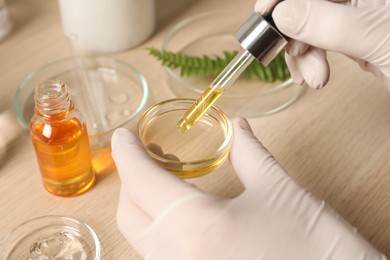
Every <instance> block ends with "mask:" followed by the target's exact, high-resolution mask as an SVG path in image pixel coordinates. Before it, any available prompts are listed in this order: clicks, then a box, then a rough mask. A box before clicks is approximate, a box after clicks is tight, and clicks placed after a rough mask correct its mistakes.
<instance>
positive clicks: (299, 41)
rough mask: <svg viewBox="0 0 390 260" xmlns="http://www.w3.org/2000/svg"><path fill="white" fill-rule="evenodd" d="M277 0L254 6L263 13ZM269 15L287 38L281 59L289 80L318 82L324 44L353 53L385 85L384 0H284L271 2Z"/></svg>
mask: <svg viewBox="0 0 390 260" xmlns="http://www.w3.org/2000/svg"><path fill="white" fill-rule="evenodd" d="M277 2H279V0H257V2H256V5H255V11H257V12H259V13H260V14H265V13H269V12H270V10H272V8H273V6H274V5H275V4H276V3H277ZM340 3H347V5H345V4H340ZM272 17H273V19H274V21H275V24H276V26H277V27H278V29H279V30H280V31H281V32H283V33H284V34H285V35H287V36H288V37H291V38H292V40H290V41H289V44H288V45H287V48H286V52H287V53H288V55H286V62H287V64H288V66H289V68H290V72H291V76H292V79H293V80H294V82H296V83H298V84H303V83H304V82H306V83H307V84H308V85H309V86H311V87H313V88H316V89H317V88H321V87H323V86H324V85H325V84H326V83H327V81H328V78H329V65H328V62H327V60H326V52H325V51H324V50H330V51H335V52H340V53H343V54H345V55H347V56H349V57H351V58H353V59H354V60H356V61H357V62H358V63H359V65H360V66H361V67H362V68H363V69H364V70H367V71H370V72H372V73H374V74H375V75H376V76H377V77H378V78H379V79H380V80H381V81H382V83H383V84H384V85H385V86H387V87H388V88H390V1H389V0H352V3H350V2H348V1H345V0H336V1H334V2H329V1H323V0H310V1H308V0H285V1H283V2H280V3H279V4H277V5H276V6H275V8H274V10H273V12H272Z"/></svg>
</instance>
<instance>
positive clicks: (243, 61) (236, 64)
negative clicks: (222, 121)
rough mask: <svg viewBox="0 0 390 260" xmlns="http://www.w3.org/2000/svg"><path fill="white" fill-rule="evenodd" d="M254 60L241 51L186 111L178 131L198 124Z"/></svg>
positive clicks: (243, 50)
mask: <svg viewBox="0 0 390 260" xmlns="http://www.w3.org/2000/svg"><path fill="white" fill-rule="evenodd" d="M254 59H255V57H254V56H253V55H252V54H251V53H250V52H249V51H248V50H246V49H241V51H240V52H239V53H238V54H237V55H236V56H235V57H234V58H233V60H232V61H231V62H230V63H229V64H228V65H227V66H226V67H225V68H224V69H223V71H222V72H221V73H220V74H219V75H218V76H217V77H216V78H215V79H214V81H213V82H212V83H211V85H210V86H209V87H208V88H207V89H206V91H205V92H203V94H202V95H201V96H200V97H199V98H198V99H197V100H195V102H194V104H193V105H192V106H191V107H190V108H189V109H188V110H187V112H186V113H185V114H184V116H183V118H182V119H181V120H180V121H179V123H178V124H177V127H178V128H179V130H180V131H181V132H183V133H184V132H185V131H187V130H188V129H190V127H191V126H192V125H194V124H195V123H196V122H198V121H199V119H200V118H201V117H202V116H203V115H204V114H205V113H206V112H207V110H208V109H209V108H210V107H211V106H212V105H213V104H214V103H215V101H217V99H218V98H219V97H220V96H221V95H222V94H223V93H224V92H225V91H226V90H227V89H228V87H229V86H230V85H231V84H232V83H233V82H234V81H235V80H236V79H237V78H238V77H239V76H240V75H241V73H242V72H243V71H244V70H245V69H246V67H248V65H249V64H250V63H251V62H252V61H253V60H254Z"/></svg>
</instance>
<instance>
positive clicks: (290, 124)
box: [0, 0, 390, 259]
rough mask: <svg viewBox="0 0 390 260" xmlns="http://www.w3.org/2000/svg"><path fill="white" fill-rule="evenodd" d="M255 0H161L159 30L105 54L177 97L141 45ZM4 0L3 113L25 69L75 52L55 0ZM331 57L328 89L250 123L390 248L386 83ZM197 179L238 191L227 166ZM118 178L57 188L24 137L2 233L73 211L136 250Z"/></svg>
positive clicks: (156, 97)
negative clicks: (7, 20) (123, 220)
mask: <svg viewBox="0 0 390 260" xmlns="http://www.w3.org/2000/svg"><path fill="white" fill-rule="evenodd" d="M175 1H176V3H174V2H175ZM253 3H254V1H249V0H248V1H237V0H214V1H208V0H198V1H178V0H166V1H162V0H156V4H157V7H158V9H157V10H158V13H157V15H158V26H157V29H156V32H155V34H154V35H153V36H152V37H151V38H150V39H149V40H148V41H147V42H145V43H143V44H142V45H140V46H137V47H136V48H133V49H131V50H127V51H123V52H120V53H114V54H108V55H110V56H113V57H116V58H120V59H122V60H124V61H127V62H129V63H131V64H133V65H134V66H135V67H136V68H137V69H138V70H140V71H141V72H142V73H143V74H144V75H145V77H146V78H147V80H148V82H149V84H150V89H151V98H150V102H151V103H156V102H158V101H161V100H164V99H167V98H170V97H173V96H172V92H170V91H169V88H168V86H166V84H165V83H163V82H164V81H163V77H164V71H163V69H162V68H161V66H160V64H159V63H158V62H156V61H155V60H154V59H153V58H151V57H149V56H148V55H147V54H146V52H145V50H144V47H146V46H155V47H160V46H161V43H162V39H163V37H164V35H165V33H166V32H167V31H168V30H169V29H170V28H172V26H173V25H174V24H175V23H177V22H178V21H180V20H181V19H183V18H185V17H188V16H191V15H193V14H196V13H199V12H204V11H206V10H213V9H218V8H219V7H220V6H223V7H224V8H235V7H237V8H238V7H241V6H246V7H248V8H251V6H252V5H253ZM8 6H9V9H10V13H11V16H12V19H13V23H14V28H13V31H12V33H11V34H10V35H9V37H8V38H6V39H5V40H4V41H2V42H1V43H0V88H1V102H0V112H2V111H4V110H7V109H12V102H13V96H14V94H15V91H16V88H17V86H18V85H19V84H20V82H21V81H22V79H23V78H24V77H25V76H26V75H27V73H29V72H30V71H31V70H33V69H35V68H37V67H39V66H42V65H43V64H46V63H48V62H51V61H54V60H57V59H60V58H64V57H68V56H69V55H70V53H69V48H68V45H67V42H66V40H65V37H64V35H63V33H62V32H63V31H62V26H61V21H60V16H59V10H58V4H57V2H56V1H53V0H41V1H27V0H13V1H9V3H8ZM172 7H174V8H172ZM329 58H330V62H331V70H332V74H331V80H330V82H329V84H328V86H327V87H326V88H325V89H323V90H320V91H315V90H308V91H307V92H306V93H305V95H304V96H303V97H302V98H300V99H299V100H298V102H296V103H294V104H293V105H292V106H290V107H289V108H288V109H285V110H283V111H281V112H279V113H276V114H273V115H271V116H267V117H259V118H252V119H250V123H251V125H252V127H253V129H254V131H255V134H256V136H257V137H258V138H259V139H260V140H261V141H262V142H263V143H264V145H265V146H266V147H267V148H268V149H269V150H270V151H271V152H272V154H273V155H274V156H275V157H276V158H277V160H278V161H279V162H280V163H281V164H282V165H283V167H284V168H285V169H286V170H287V172H288V173H289V174H290V175H291V176H292V177H293V178H294V179H295V180H296V181H297V182H299V183H300V184H301V185H303V186H304V187H306V188H307V189H308V190H309V191H311V192H312V193H314V194H315V195H316V196H318V197H319V198H321V199H324V200H325V201H326V202H328V203H329V204H330V205H331V206H332V207H333V208H334V209H335V210H336V211H338V212H339V213H340V214H341V215H342V216H343V217H345V218H346V219H347V220H348V221H349V222H350V223H352V224H353V225H354V226H356V227H357V228H358V230H359V231H360V232H361V233H362V234H363V235H364V236H365V237H366V238H367V239H368V240H369V241H371V242H372V243H373V244H374V245H375V246H376V247H377V248H378V249H380V250H381V251H382V252H384V253H385V254H387V255H390V152H389V151H390V138H389V129H390V114H389V111H390V92H389V91H388V90H386V89H385V88H383V87H381V86H380V84H379V82H378V81H377V80H376V79H375V78H373V77H372V76H371V75H370V74H369V73H366V72H362V71H361V70H360V69H359V68H358V66H357V65H356V64H354V63H353V62H352V61H350V60H349V59H347V58H345V57H344V56H341V55H337V54H330V55H329ZM193 182H194V183H195V184H196V185H198V186H199V187H200V188H202V189H204V190H207V191H209V192H210V193H214V194H218V195H221V196H235V195H237V194H239V193H240V192H241V191H242V186H241V185H240V183H239V181H238V180H237V178H236V177H235V175H234V173H233V172H232V170H231V169H230V168H229V166H223V167H222V168H220V169H218V170H217V172H216V173H213V174H210V175H208V176H205V177H202V178H199V179H196V180H193ZM119 185H120V182H119V178H118V175H117V174H116V172H115V171H114V172H111V173H109V174H107V173H106V174H102V175H99V176H98V182H97V184H96V186H95V187H94V188H93V189H92V190H91V191H89V192H87V193H86V194H84V195H82V196H78V197H72V198H60V197H55V196H52V195H50V194H49V193H47V192H46V191H45V190H44V189H43V187H42V185H41V180H40V173H39V169H38V165H37V162H36V159H35V154H34V151H33V147H32V145H31V143H30V142H29V141H28V139H26V138H24V137H22V136H21V137H20V138H19V139H18V140H17V141H16V142H14V143H13V144H12V146H11V147H10V149H9V150H8V151H7V157H6V160H5V161H3V162H1V165H0V237H3V236H4V235H5V234H6V232H8V231H10V229H12V228H13V227H15V226H17V225H18V224H20V223H22V222H24V221H26V220H29V219H32V218H35V217H38V216H41V215H50V214H60V215H67V216H73V217H76V218H79V219H81V220H83V221H85V222H87V223H88V224H89V225H91V226H92V227H93V229H94V230H95V231H96V232H97V234H98V236H99V238H100V240H101V243H102V247H103V256H104V259H138V258H139V256H138V255H137V253H136V252H135V251H134V250H133V249H132V248H131V247H130V246H129V245H128V243H127V242H126V240H125V239H124V238H123V237H122V236H121V234H120V232H119V231H118V229H117V227H116V223H115V213H116V206H117V198H118V191H119Z"/></svg>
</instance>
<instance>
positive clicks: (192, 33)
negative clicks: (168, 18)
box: [162, 10, 305, 118]
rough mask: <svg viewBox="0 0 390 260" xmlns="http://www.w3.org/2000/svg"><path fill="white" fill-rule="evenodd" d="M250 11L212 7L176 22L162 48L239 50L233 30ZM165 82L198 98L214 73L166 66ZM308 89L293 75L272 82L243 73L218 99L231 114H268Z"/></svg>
mask: <svg viewBox="0 0 390 260" xmlns="http://www.w3.org/2000/svg"><path fill="white" fill-rule="evenodd" d="M252 12H253V10H250V11H244V10H242V11H238V10H234V11H229V10H222V11H211V12H207V13H201V14H198V15H195V16H192V17H189V18H187V19H185V20H182V21H181V22H179V23H177V24H176V25H175V26H174V27H173V28H172V29H171V30H170V31H169V32H168V33H167V35H166V36H165V38H164V41H163V44H162V50H166V51H173V52H181V53H184V54H188V55H194V56H203V55H208V56H210V57H213V56H222V57H223V52H224V51H234V50H240V49H241V46H240V45H239V43H238V42H237V40H236V39H235V38H234V36H233V34H234V32H235V31H236V30H237V29H238V28H239V27H240V26H241V25H242V23H243V22H244V21H245V20H246V19H247V18H248V17H249V16H250V15H251V13H252ZM211 25H212V26H211ZM164 68H165V70H166V82H167V85H168V86H169V87H170V89H171V90H172V92H173V93H174V94H175V95H176V96H177V97H179V98H195V99H196V98H198V97H199V96H200V95H201V94H202V93H203V92H204V90H205V89H206V88H207V87H208V86H209V84H210V83H211V82H212V81H213V80H214V77H183V76H181V75H180V71H179V69H171V68H167V67H164ZM304 91H305V87H302V86H299V85H296V84H294V83H293V81H292V80H291V78H289V79H287V80H285V81H274V82H271V83H268V82H264V81H260V80H258V79H255V78H252V79H248V78H246V77H244V76H240V77H239V78H238V79H237V80H236V82H235V83H233V85H232V86H231V87H230V88H229V89H228V90H227V91H226V92H225V93H224V94H223V95H222V96H221V97H220V98H219V99H218V101H217V102H216V103H215V104H216V105H217V106H218V107H219V108H220V109H222V110H223V111H224V112H225V113H226V114H227V115H228V116H229V117H234V116H244V117H248V118H250V117H257V116H266V115H270V114H273V113H276V112H278V111H280V110H282V109H285V108H286V107H288V106H289V105H291V104H292V103H294V102H295V101H296V100H297V99H298V98H299V97H300V96H301V95H302V94H303V93H304Z"/></svg>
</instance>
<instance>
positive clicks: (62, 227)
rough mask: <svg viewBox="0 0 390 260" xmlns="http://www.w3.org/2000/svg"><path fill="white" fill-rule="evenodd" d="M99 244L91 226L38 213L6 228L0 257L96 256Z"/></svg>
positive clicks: (80, 259) (88, 258) (83, 259)
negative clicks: (13, 227)
mask: <svg viewBox="0 0 390 260" xmlns="http://www.w3.org/2000/svg"><path fill="white" fill-rule="evenodd" d="M100 255H101V247H100V242H99V239H98V237H97V235H96V233H95V232H94V231H93V229H92V228H91V227H90V226H89V225H87V224H86V223H83V222H82V221H80V220H77V219H75V218H71V217H66V216H55V215H51V216H50V215H49V216H42V217H38V218H35V219H32V220H29V221H27V222H25V223H23V224H21V225H19V226H17V227H16V228H15V229H14V230H12V231H11V232H9V233H8V234H7V235H6V237H5V238H4V239H3V240H2V241H1V243H0V259H7V260H20V259H29V260H41V259H78V260H99V259H100Z"/></svg>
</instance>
